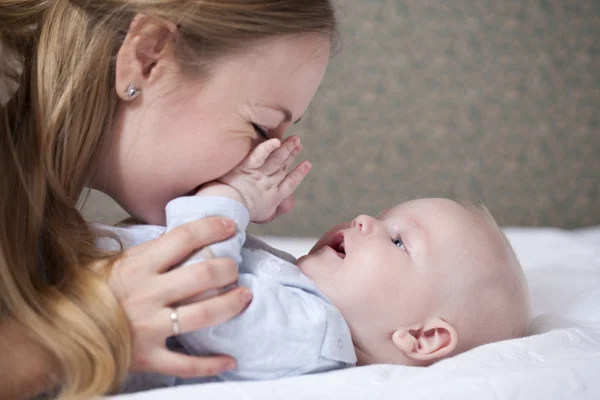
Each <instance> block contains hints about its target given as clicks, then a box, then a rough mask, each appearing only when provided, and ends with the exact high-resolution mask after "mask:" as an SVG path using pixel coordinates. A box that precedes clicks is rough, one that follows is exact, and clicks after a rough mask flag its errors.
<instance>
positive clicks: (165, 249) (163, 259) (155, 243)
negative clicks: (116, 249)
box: [127, 217, 235, 272]
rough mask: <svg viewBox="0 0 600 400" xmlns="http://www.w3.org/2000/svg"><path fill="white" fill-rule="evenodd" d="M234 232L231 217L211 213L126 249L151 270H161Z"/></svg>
mask: <svg viewBox="0 0 600 400" xmlns="http://www.w3.org/2000/svg"><path fill="white" fill-rule="evenodd" d="M234 233H235V224H234V223H233V221H231V220H227V219H223V218H219V217H211V218H205V219H202V220H198V221H193V222H189V223H187V224H184V225H181V226H178V227H177V228H175V229H173V230H172V231H170V232H167V233H165V234H164V235H162V236H161V237H159V238H158V239H155V240H152V241H150V242H147V243H145V244H142V245H140V246H137V247H134V248H133V249H131V250H132V251H131V253H130V252H129V251H128V252H127V256H128V257H132V256H134V257H137V258H138V260H137V262H138V263H140V264H142V266H147V267H148V269H150V270H152V271H155V272H164V271H166V270H168V269H169V268H171V267H172V266H174V265H177V264H178V263H179V262H181V261H183V260H184V259H185V258H187V257H188V256H189V255H190V254H191V253H192V252H194V251H196V250H198V249H200V248H202V247H205V246H207V245H209V244H212V243H215V242H221V241H223V240H225V239H227V238H229V237H230V236H231V235H233V234H234Z"/></svg>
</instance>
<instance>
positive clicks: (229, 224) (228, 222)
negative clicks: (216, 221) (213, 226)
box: [221, 219, 233, 230]
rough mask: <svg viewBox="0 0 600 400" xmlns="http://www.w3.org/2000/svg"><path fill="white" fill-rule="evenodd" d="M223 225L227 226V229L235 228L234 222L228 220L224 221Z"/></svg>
mask: <svg viewBox="0 0 600 400" xmlns="http://www.w3.org/2000/svg"><path fill="white" fill-rule="evenodd" d="M221 223H222V224H223V225H224V226H225V228H226V229H228V230H229V229H232V228H233V221H230V220H228V219H222V220H221Z"/></svg>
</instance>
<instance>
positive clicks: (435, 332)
mask: <svg viewBox="0 0 600 400" xmlns="http://www.w3.org/2000/svg"><path fill="white" fill-rule="evenodd" d="M392 341H393V342H394V345H395V346H396V347H397V348H398V350H400V351H402V352H403V353H404V354H405V355H406V356H407V357H409V358H412V359H413V360H416V361H436V360H438V359H440V358H442V357H444V356H446V355H448V354H450V353H451V352H452V350H454V349H455V348H456V345H457V343H458V333H456V329H454V327H453V326H452V325H450V324H449V323H448V322H446V321H444V320H443V319H442V318H439V317H433V318H430V319H428V320H427V321H426V322H425V323H424V324H419V325H413V326H410V327H405V328H400V329H398V330H396V331H395V332H394V333H393V335H392Z"/></svg>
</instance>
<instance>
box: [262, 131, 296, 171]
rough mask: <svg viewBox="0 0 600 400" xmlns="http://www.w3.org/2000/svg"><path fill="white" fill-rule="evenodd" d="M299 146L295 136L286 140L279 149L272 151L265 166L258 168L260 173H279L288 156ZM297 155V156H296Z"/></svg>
mask: <svg viewBox="0 0 600 400" xmlns="http://www.w3.org/2000/svg"><path fill="white" fill-rule="evenodd" d="M298 146H300V139H298V137H296V136H292V137H289V138H287V139H286V140H284V141H283V143H282V144H281V147H280V148H278V149H277V150H276V151H274V152H273V153H272V154H271V155H270V156H269V158H268V159H267V161H265V164H264V165H263V166H262V167H261V168H260V171H261V172H262V173H263V174H265V175H268V176H270V175H273V174H274V173H275V172H277V171H279V170H280V169H281V168H282V167H283V166H284V165H285V163H286V161H287V159H288V158H289V156H290V154H292V152H294V150H296V148H297V147H298ZM296 155H297V154H296Z"/></svg>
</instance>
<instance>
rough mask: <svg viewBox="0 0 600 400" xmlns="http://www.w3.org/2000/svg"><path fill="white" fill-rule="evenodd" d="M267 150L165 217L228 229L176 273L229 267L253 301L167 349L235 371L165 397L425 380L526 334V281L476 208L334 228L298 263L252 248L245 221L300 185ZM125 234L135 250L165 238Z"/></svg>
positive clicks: (448, 205)
mask: <svg viewBox="0 0 600 400" xmlns="http://www.w3.org/2000/svg"><path fill="white" fill-rule="evenodd" d="M270 142H271V141H268V142H265V143H263V144H261V145H259V146H258V147H257V148H256V149H255V150H254V152H253V153H252V154H251V155H250V156H249V158H248V159H247V160H246V161H245V162H243V163H242V164H241V166H240V167H238V168H237V169H236V170H234V171H232V172H231V173H230V174H228V175H227V176H225V177H224V178H223V179H222V181H221V182H216V183H211V184H209V185H207V186H205V187H203V188H201V189H200V190H199V191H198V193H197V195H196V196H194V197H184V198H179V199H175V200H173V201H171V202H170V203H169V204H168V205H167V210H166V212H167V227H166V230H170V229H173V228H174V227H175V226H179V225H181V224H184V223H186V222H189V221H191V220H194V219H198V218H204V217H206V216H212V215H220V216H226V217H229V218H231V219H233V220H234V221H235V222H236V224H237V228H238V229H237V233H236V235H235V236H234V237H232V238H231V239H229V240H227V241H225V242H222V243H218V244H215V245H212V246H210V248H206V249H203V250H202V251H201V252H199V253H197V254H195V255H193V256H191V258H190V259H189V260H187V261H186V263H184V264H183V265H182V267H183V268H185V266H186V265H189V264H192V263H197V262H199V260H202V259H205V258H206V257H229V258H232V259H234V260H235V261H236V263H237V264H238V266H239V281H238V284H239V285H242V286H246V287H249V288H250V289H251V290H252V292H253V294H254V298H253V301H252V303H251V304H250V305H249V307H248V308H247V309H246V310H245V311H244V312H243V313H242V314H240V315H239V316H238V317H236V318H234V319H232V320H231V321H229V322H226V323H224V324H222V325H219V326H215V327H213V328H210V329H203V330H199V331H196V332H191V333H186V334H183V335H179V336H178V337H177V338H176V342H173V343H171V346H173V345H174V346H175V347H177V346H179V345H181V346H182V347H181V350H182V351H185V352H187V353H189V354H195V355H207V354H230V355H231V356H233V357H234V358H236V360H237V369H235V370H233V371H229V372H226V373H223V374H221V375H219V376H217V377H214V378H210V379H206V378H200V379H186V380H180V379H178V378H174V377H172V378H167V380H165V381H163V383H164V384H165V385H172V384H177V383H192V382H207V381H223V380H257V379H273V378H281V377H286V376H293V375H300V374H306V373H314V372H321V371H328V370H333V369H339V368H345V367H350V366H354V365H357V364H358V365H366V364H374V363H390V364H403V365H414V366H426V365H429V364H432V363H434V362H436V361H438V360H441V359H443V358H445V357H448V356H452V355H455V354H458V353H460V352H463V351H466V350H469V349H472V348H474V347H476V346H479V345H482V344H486V343H490V342H494V341H499V340H504V339H511V338H517V337H520V336H523V335H524V334H525V333H526V326H527V323H528V301H527V288H526V282H525V279H524V276H523V273H522V270H521V267H520V265H519V262H518V261H517V258H516V256H515V254H514V252H513V250H512V248H511V246H510V244H509V242H508V241H507V239H506V238H505V236H504V234H503V233H502V231H501V230H500V228H499V227H498V225H497V224H496V223H495V222H494V219H493V218H492V216H491V215H490V214H489V212H488V211H487V210H486V209H484V208H478V207H475V206H463V205H460V204H458V203H455V202H453V201H451V200H446V199H419V200H414V201H409V202H406V203H403V204H400V205H397V206H394V207H392V208H390V209H388V210H386V211H384V212H382V213H381V214H379V215H378V216H377V217H370V216H367V215H360V216H358V217H356V218H355V219H354V220H353V221H352V222H348V223H343V224H340V225H337V226H335V227H334V228H332V229H331V230H329V231H328V232H327V233H325V234H324V235H323V237H321V239H320V240H319V241H318V242H317V244H316V245H315V246H314V247H313V248H312V250H311V251H310V252H309V254H308V255H305V256H303V257H301V258H300V259H298V260H295V259H294V258H293V257H292V256H291V255H289V254H287V253H284V252H281V251H278V250H275V249H272V248H271V247H269V246H268V245H266V244H265V243H262V242H260V241H259V240H257V239H255V238H252V237H248V238H246V236H245V229H246V227H247V225H248V223H249V221H251V220H253V221H256V220H265V219H266V220H268V219H269V216H270V215H272V214H273V213H274V211H275V208H276V206H277V204H278V202H277V201H275V202H273V201H271V200H270V199H271V198H274V197H276V196H274V195H273V194H272V191H273V190H278V189H277V188H278V187H279V188H281V186H282V185H286V184H288V185H291V186H293V187H294V188H295V186H297V183H299V182H298V178H300V179H299V180H301V178H302V177H301V176H300V175H297V174H298V170H297V169H296V170H293V171H292V172H290V173H288V172H287V165H289V162H288V163H287V165H286V163H285V162H284V163H281V162H275V163H274V162H273V160H274V159H276V158H278V159H280V160H286V159H287V160H288V161H289V160H290V159H293V158H294V157H295V155H294V154H293V153H294V147H293V146H290V145H289V144H287V143H286V142H284V143H283V144H282V145H281V146H280V147H279V146H273V143H270ZM269 143H270V144H271V147H269ZM282 153H283V155H282ZM257 154H262V155H261V156H258V157H257ZM269 165H270V166H269ZM274 165H276V166H275V167H274ZM265 166H267V167H265ZM288 179H292V180H295V181H296V182H295V183H294V182H292V183H290V182H289V181H288ZM274 188H275V189H274ZM121 229H122V231H119V232H118V233H119V235H120V236H121V237H122V238H126V237H128V236H127V235H128V234H129V244H139V242H140V241H145V240H149V239H151V238H152V234H151V233H152V232H154V236H156V232H161V229H162V232H164V230H165V228H164V227H163V228H161V227H148V226H134V227H130V228H121ZM149 232H150V233H149ZM131 238H133V239H131ZM132 241H133V242H137V243H132ZM126 242H127V241H126ZM184 328H185V327H182V329H184ZM169 379H172V380H171V381H169Z"/></svg>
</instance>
